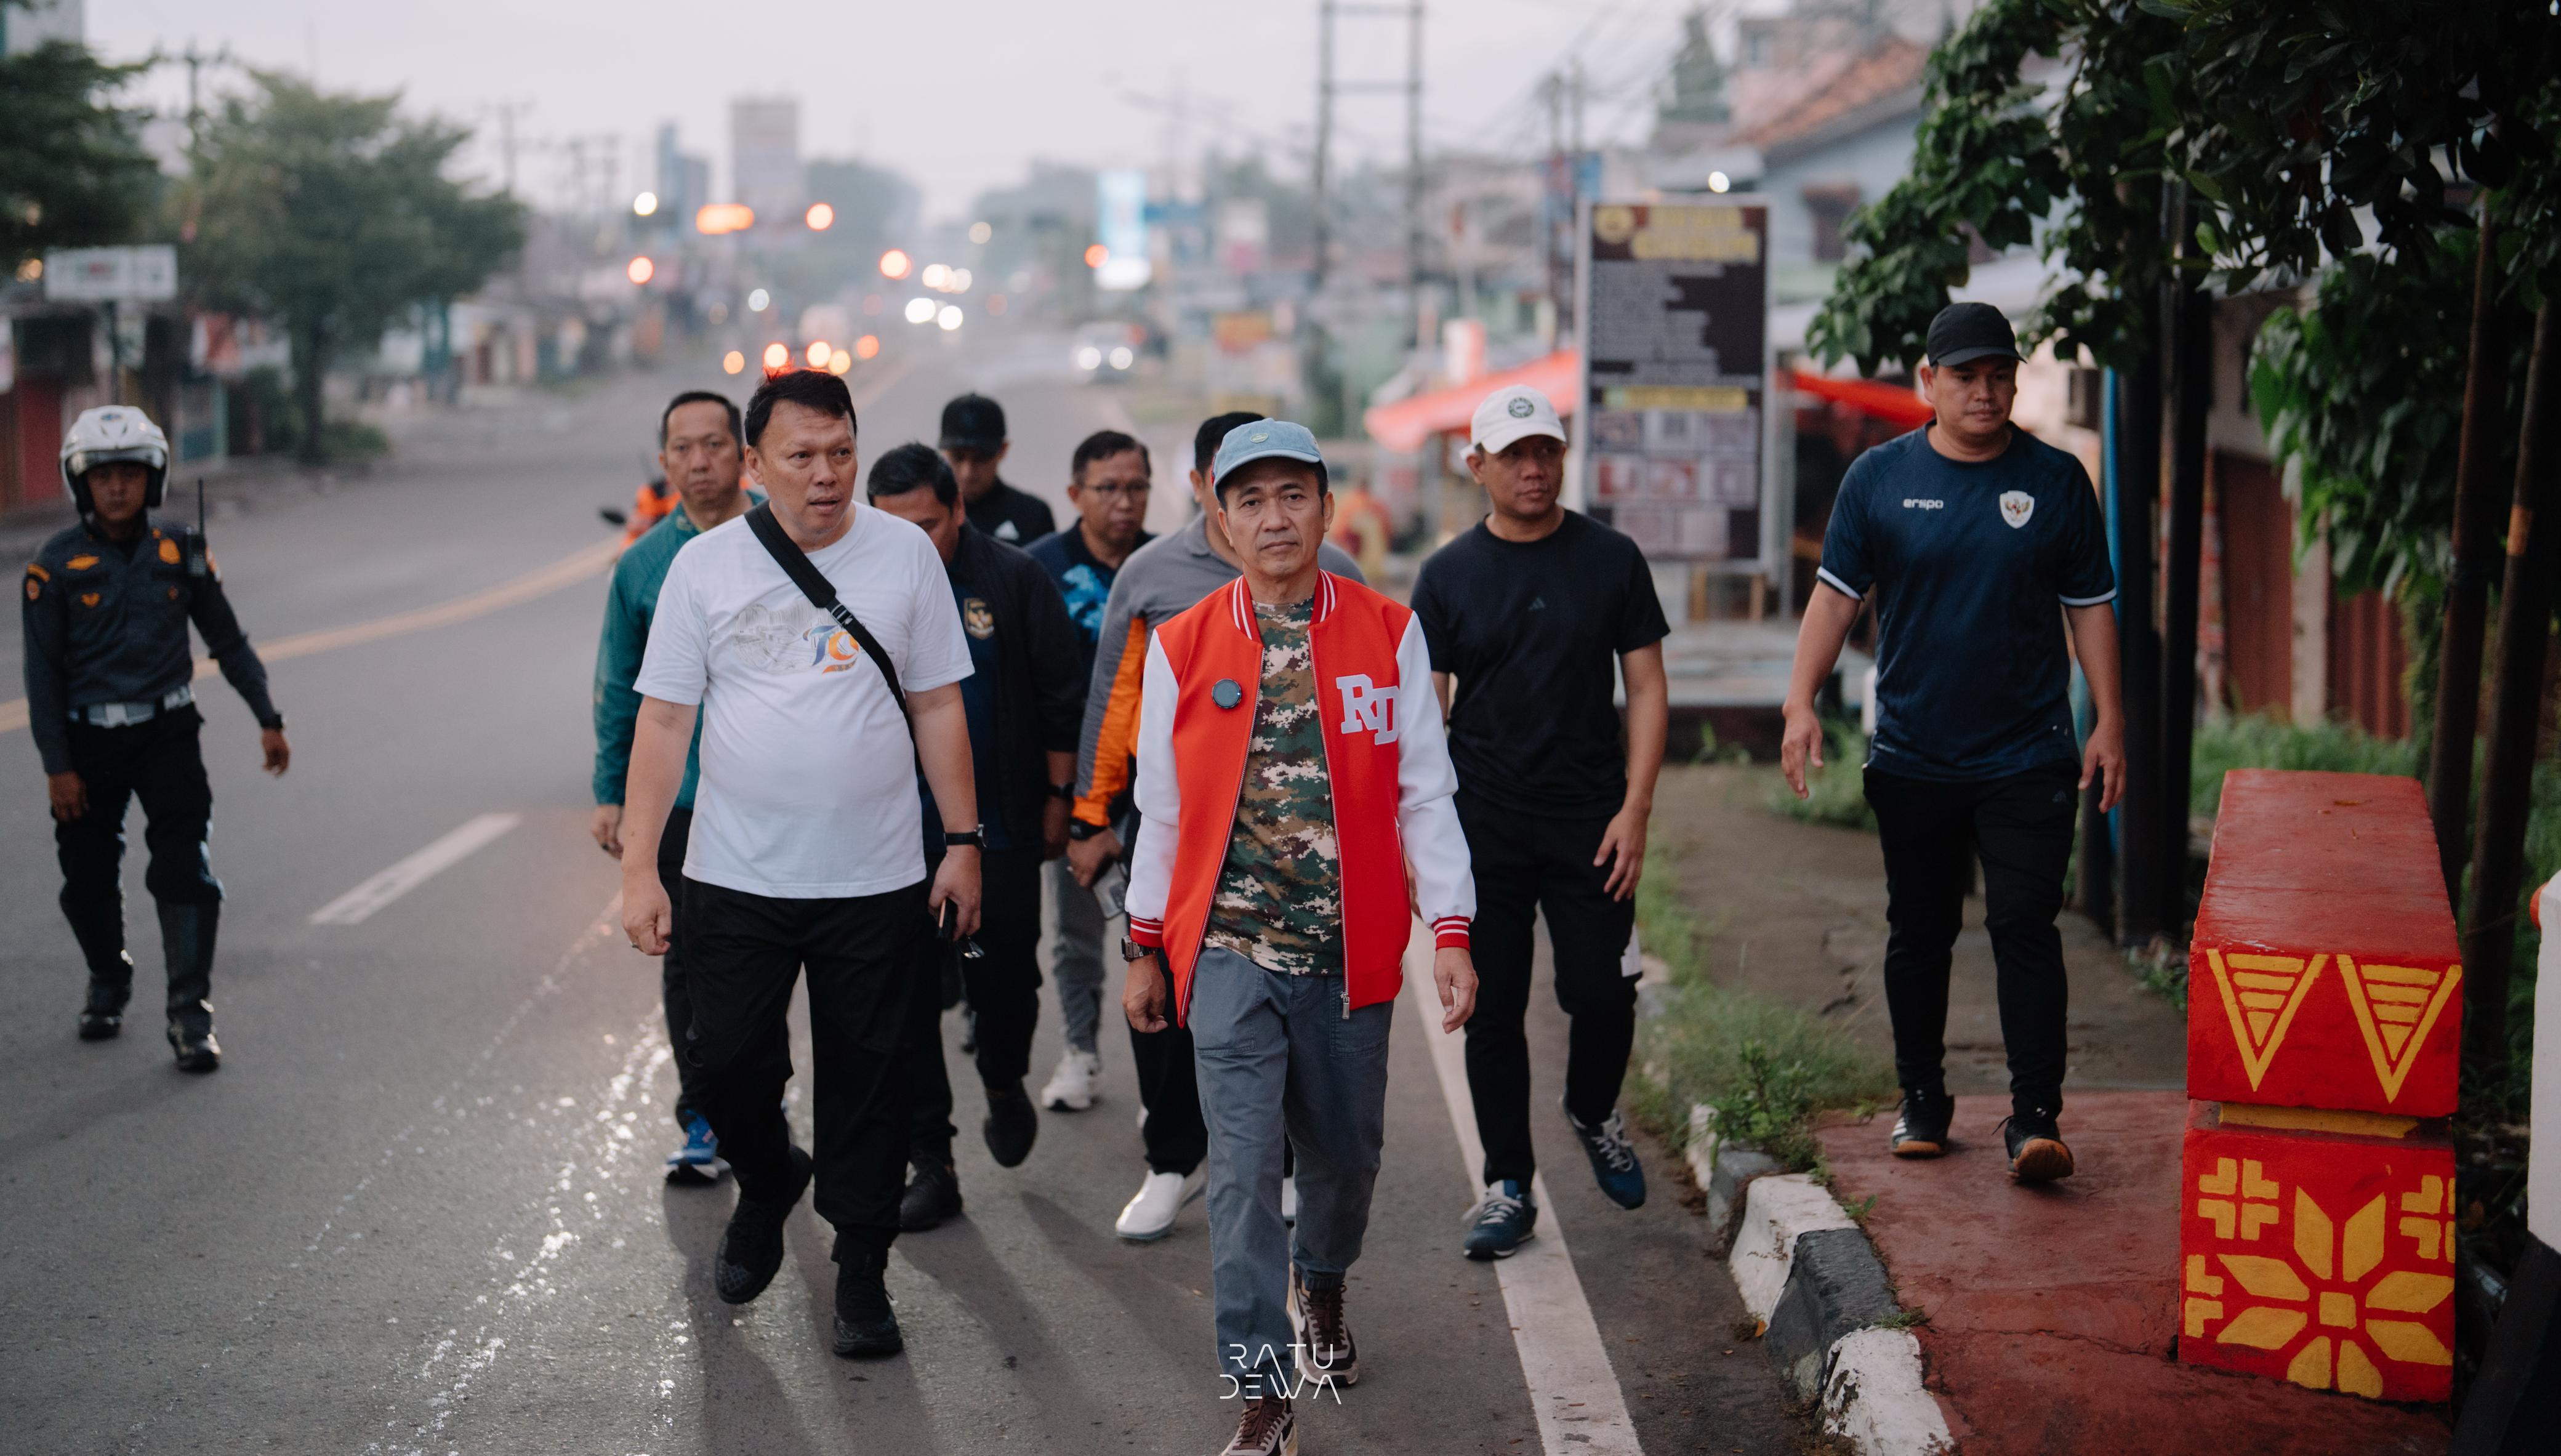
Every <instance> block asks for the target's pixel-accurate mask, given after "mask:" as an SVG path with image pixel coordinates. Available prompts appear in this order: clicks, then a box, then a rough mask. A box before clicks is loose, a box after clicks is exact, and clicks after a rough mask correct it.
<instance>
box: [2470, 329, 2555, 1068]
mask: <svg viewBox="0 0 2561 1456" xmlns="http://www.w3.org/2000/svg"><path fill="white" fill-rule="evenodd" d="M2556 472H2561V305H2556V304H2555V303H2546V304H2545V305H2544V307H2543V310H2542V311H2541V312H2540V313H2538V314H2536V315H2535V319H2534V355H2533V358H2532V360H2531V362H2529V363H2528V364H2527V365H2526V370H2525V424H2524V428H2523V429H2522V430H2520V431H2519V432H2518V434H2517V441H2516V491H2515V494H2514V496H2513V498H2512V503H2511V505H2510V508H2509V510H2508V516H2507V576H2506V580H2505V581H2504V582H2503V583H2501V585H2500V588H2499V603H2498V646H2497V649H2496V652H2497V654H2496V656H2495V658H2494V659H2493V667H2492V677H2491V682H2490V699H2491V713H2492V717H2491V719H2490V727H2489V747H2488V752H2487V754H2486V755H2485V757H2484V758H2483V760H2482V764H2481V802H2480V815H2479V819H2477V820H2476V823H2477V828H2476V832H2475V837H2474V839H2473V865H2472V869H2473V879H2472V890H2471V893H2470V894H2468V895H2466V896H2465V897H2464V1072H2465V1081H2466V1083H2467V1085H2468V1086H2471V1087H2474V1088H2477V1089H2479V1090H2481V1091H2483V1092H2487V1093H2489V1094H2490V1095H2492V1096H2497V1095H2500V1094H2502V1093H2503V1092H2504V1090H2505V1083H2506V1080H2507V984H2508V970H2509V963H2510V962H2511V961H2512V960H2513V959H2514V957H2515V953H2516V912H2517V907H2518V901H2519V896H2520V895H2521V894H2522V892H2523V890H2524V888H2525V887H2524V884H2523V880H2524V878H2525V817H2526V812H2527V810H2528V809H2529V808H2530V807H2531V805H2532V800H2533V776H2534V747H2535V745H2534V738H2535V730H2536V729H2537V728H2539V727H2540V726H2541V724H2542V717H2543V711H2542V710H2543V660H2544V650H2545V641H2546V639H2547V638H2548V637H2550V635H2551V625H2552V577H2553V573H2554V571H2555V570H2556V569H2561V559H2556V558H2561V519H2555V518H2554V517H2555V515H2556V513H2561V512H2556V509H2555V507H2556V506H2561V500H2556V496H2561V491H2555V490H2554V489H2553V484H2552V477H2553V476H2554V474H2555V473H2556Z"/></svg>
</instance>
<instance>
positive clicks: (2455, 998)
mask: <svg viewBox="0 0 2561 1456" xmlns="http://www.w3.org/2000/svg"><path fill="white" fill-rule="evenodd" d="M2443 885H2444V880H2443V876H2442V872H2441V871H2440V869H2439V867H2438V859H2437V841H2436V835H2435V832H2434V831H2433V830H2432V829H2431V828H2430V826H2429V822H2428V817H2427V806H2426V803H2425V801H2424V800H2423V799H2422V798H2421V795H2420V791H2419V785H2418V783H2417V781H2416V780H2412V779H2399V778H2390V777H2386V776H2382V775H2374V774H2312V773H2289V772H2281V771H2277V770H2261V769H2252V770H2235V771H2234V772H2232V773H2231V774H2228V775H2226V776H2225V778H2224V787H2223V798H2222V804H2221V808H2220V811H2219V813H2218V815H2217V817H2216V819H2215V829H2214V856H2213V861H2212V863H2211V864H2210V865H2209V866H2208V868H2207V871H2206V880H2205V894H2204V897H2203V898H2202V899H2201V900H2200V901H2199V903H2198V906H2197V915H2196V930H2195V934H2194V935H2193V937H2192V938H2191V940H2190V954H2189V976H2190V980H2191V982H2192V984H2194V985H2195V986H2196V988H2197V994H2196V995H2194V996H2191V997H2190V998H2189V999H2188V1077H2187V1091H2188V1095H2189V1096H2190V1097H2194V1098H2199V1099H2203V1100H2208V1101H2218V1102H2245V1103H2258V1104H2267V1105H2272V1106H2279V1107H2304V1108H2322V1109H2331V1110H2338V1111H2350V1112H2377V1113H2396V1114H2405V1115H2410V1116H2416V1117H2422V1118H2430V1117H2444V1116H2447V1115H2449V1114H2451V1113H2452V1112H2453V1111H2454V1109H2455V1099H2456V1072H2457V1062H2458V1055H2459V1049H2460V1048H2459V1043H2460V1041H2461V1030H2462V1027H2461V1022H2462V1019H2463V1018H2462V1012H2461V1006H2462V1001H2461V999H2460V996H2459V994H2458V993H2459V988H2460V987H2461V986H2462V983H2463V967H2462V965H2461V963H2460V951H2459V949H2458V946H2457V942H2456V939H2455V923H2454V916H2453V914H2452V912H2451V911H2450V910H2449V908H2448V906H2447V904H2446V897H2445V893H2444V889H2443ZM2450 1008H2452V1009H2451V1012H2450Z"/></svg>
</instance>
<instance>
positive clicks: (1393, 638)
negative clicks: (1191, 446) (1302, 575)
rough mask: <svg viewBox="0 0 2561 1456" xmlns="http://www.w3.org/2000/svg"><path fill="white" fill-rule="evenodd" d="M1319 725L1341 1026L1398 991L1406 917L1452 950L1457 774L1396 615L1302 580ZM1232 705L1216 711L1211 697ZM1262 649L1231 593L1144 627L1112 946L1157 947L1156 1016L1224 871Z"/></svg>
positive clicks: (1194, 944) (1424, 676) (1418, 657)
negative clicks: (1167, 973) (1120, 926)
mask: <svg viewBox="0 0 2561 1456" xmlns="http://www.w3.org/2000/svg"><path fill="white" fill-rule="evenodd" d="M1307 642H1308V654H1309V656H1310V658H1311V659H1312V663H1313V668H1314V673H1315V679H1316V697H1317V704H1318V707H1319V708H1320V709H1321V710H1322V712H1321V718H1322V722H1323V724H1324V738H1323V741H1324V749H1325V777H1326V782H1327V784H1328V786H1329V788H1330V791H1331V795H1332V799H1333V811H1334V838H1335V842H1336V844H1337V845H1338V846H1339V849H1340V854H1341V864H1342V894H1341V897H1340V898H1341V903H1342V915H1343V961H1344V965H1343V977H1344V993H1345V1006H1344V1010H1345V1013H1346V1014H1349V1012H1350V1011H1351V1010H1352V1009H1353V1008H1355V1007H1359V1006H1365V1005H1372V1004H1375V1003H1377V1002H1379V1001H1388V1000H1390V999H1392V998H1394V997H1395V995H1396V994H1397V991H1398V990H1399V989H1400V988H1401V987H1402V986H1403V984H1404V975H1403V970H1402V966H1403V962H1404V957H1405V942H1406V936H1407V933H1408V931H1409V930H1410V929H1411V928H1412V925H1413V915H1412V911H1411V910H1410V909H1409V906H1408V902H1407V899H1406V878H1405V868H1406V865H1407V864H1408V863H1409V862H1410V863H1411V864H1412V865H1413V870H1414V905H1415V906H1416V907H1418V908H1420V910H1421V911H1422V914H1423V917H1424V918H1425V919H1426V920H1428V921H1430V922H1431V923H1432V928H1433V939H1434V944H1435V945H1436V946H1438V947H1446V946H1459V947H1464V946H1465V945H1466V944H1467V923H1468V921H1469V920H1471V919H1473V918H1474V916H1475V913H1476V887H1475V881H1474V880H1473V879H1472V878H1471V877H1470V875H1469V872H1468V864H1467V839H1466V835H1465V834H1464V833H1463V832H1462V831H1461V830H1460V829H1459V827H1458V811H1457V807H1456V805H1455V804H1454V803H1452V800H1451V796H1453V795H1455V794H1456V793H1457V792H1458V776H1457V772H1456V771H1455V770H1454V769H1452V768H1451V766H1450V745H1449V739H1448V737H1447V736H1446V734H1445V732H1444V730H1443V727H1442V722H1441V701H1440V699H1439V698H1438V697H1436V696H1435V695H1434V694H1433V691H1432V658H1431V653H1430V652H1429V650H1428V649H1427V648H1426V647H1425V645H1424V641H1423V624H1422V622H1421V621H1420V620H1419V619H1417V618H1416V617H1415V615H1414V614H1413V612H1411V611H1409V610H1408V609H1406V608H1405V607H1403V606H1401V605H1399V604H1398V603H1396V602H1393V601H1391V600H1389V599H1388V598H1386V597H1383V596H1380V595H1379V594H1378V593H1376V592H1373V591H1371V590H1370V589H1369V588H1367V587H1364V586H1362V585H1360V584H1359V583H1357V582H1353V581H1349V580H1346V579H1344V578H1342V577H1338V576H1335V575H1334V574H1333V573H1331V572H1325V573H1322V574H1320V575H1319V576H1318V577H1317V579H1316V599H1315V608H1314V612H1313V615H1312V619H1311V621H1310V623H1309V626H1308V629H1307ZM1222 681H1228V682H1234V683H1235V684H1236V685H1237V686H1238V687H1239V688H1240V689H1242V691H1241V693H1240V694H1239V696H1238V698H1237V701H1236V703H1235V705H1234V706H1233V707H1220V706H1219V705H1218V703H1217V701H1216V699H1215V698H1214V697H1213V696H1212V694H1213V693H1214V691H1215V690H1216V688H1217V686H1218V684H1219V683H1221V682H1222ZM1262 681H1263V638H1262V635H1261V634H1260V633H1259V632H1258V631H1257V630H1256V628H1255V619H1254V598H1253V596H1252V594H1251V593H1250V592H1249V591H1248V590H1247V587H1246V583H1245V580H1244V579H1243V578H1241V577H1240V578H1238V579H1237V580H1236V581H1234V582H1232V583H1230V584H1229V585H1228V586H1226V587H1224V588H1221V589H1220V590H1218V591H1216V592H1213V593H1211V594H1210V595H1209V596H1208V597H1206V598H1203V599H1202V600H1201V602H1200V603H1199V605H1197V606H1195V607H1193V608H1192V609H1191V610H1190V611H1188V612H1185V613H1183V614H1182V615H1181V616H1179V617H1176V618H1174V619H1173V620H1172V621H1170V622H1167V623H1165V624H1164V625H1163V626H1161V627H1159V628H1157V629H1156V633H1155V639H1154V640H1153V641H1152V642H1150V643H1149V644H1148V647H1147V666H1146V678H1145V686H1144V688H1143V690H1142V692H1141V695H1140V698H1139V709H1138V744H1137V759H1138V771H1137V785H1136V794H1137V801H1138V813H1139V816H1140V824H1139V829H1138V842H1137V845H1136V846H1135V852H1134V855H1133V857H1132V859H1131V862H1130V867H1129V891H1128V897H1127V904H1128V911H1129V937H1130V939H1132V940H1134V941H1136V942H1137V943H1138V944H1140V945H1142V946H1161V947H1163V948H1164V952H1165V961H1166V964H1167V966H1169V967H1170V968H1171V969H1172V971H1173V978H1174V1015H1175V1019H1177V1020H1178V1021H1179V1020H1182V1019H1183V1018H1184V1017H1185V1015H1186V1013H1187V1011H1188V1010H1189V1007H1190V1005H1191V983H1192V968H1193V966H1194V965H1195V963H1197V962H1198V961H1199V959H1200V951H1201V937H1202V935H1203V933H1204V931H1205V930H1206V928H1207V926H1208V923H1209V908H1210V900H1211V898H1212V897H1213V896H1214V895H1215V894H1216V893H1217V891H1218V880H1219V875H1220V873H1221V872H1222V871H1223V870H1224V869H1225V867H1226V864H1227V847H1228V842H1229V840H1230V839H1231V838H1232V837H1233V835H1234V833H1235V829H1236V806H1237V801H1238V798H1239V796H1240V794H1241V793H1242V791H1243V789H1244V786H1245V763H1246V757H1247V749H1248V744H1249V742H1250V741H1251V739H1252V738H1253V734H1254V718H1255V712H1256V709H1257V707H1258V705H1259V703H1260V700H1261V696H1262V694H1261V691H1260V689H1261V686H1262Z"/></svg>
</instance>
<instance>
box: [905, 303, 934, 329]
mask: <svg viewBox="0 0 2561 1456" xmlns="http://www.w3.org/2000/svg"><path fill="white" fill-rule="evenodd" d="M933 316H934V300H933V299H931V298H910V299H908V300H907V321H908V322H910V323H923V322H925V321H926V320H927V319H929V318H932V317H933Z"/></svg>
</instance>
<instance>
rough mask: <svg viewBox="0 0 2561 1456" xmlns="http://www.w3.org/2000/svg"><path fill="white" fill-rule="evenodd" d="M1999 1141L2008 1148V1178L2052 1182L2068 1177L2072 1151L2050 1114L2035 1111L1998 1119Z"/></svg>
mask: <svg viewBox="0 0 2561 1456" xmlns="http://www.w3.org/2000/svg"><path fill="white" fill-rule="evenodd" d="M2001 1142H2002V1144H2003V1145H2005V1146H2006V1147H2007V1148H2008V1149H2009V1176H2010V1178H2011V1180H2012V1181H2013V1182H2017V1183H2052V1182H2054V1181H2055V1180H2056V1179H2063V1178H2070V1177H2071V1176H2072V1150H2071V1149H2069V1148H2067V1147H2065V1146H2063V1134H2062V1132H2061V1131H2060V1130H2058V1129H2057V1128H2056V1127H2055V1125H2054V1114H2052V1113H2050V1112H2045V1111H2043V1110H2038V1111H2035V1112H2028V1113H2012V1114H2010V1115H2009V1116H2008V1117H2005V1118H2003V1119H2001Z"/></svg>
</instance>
